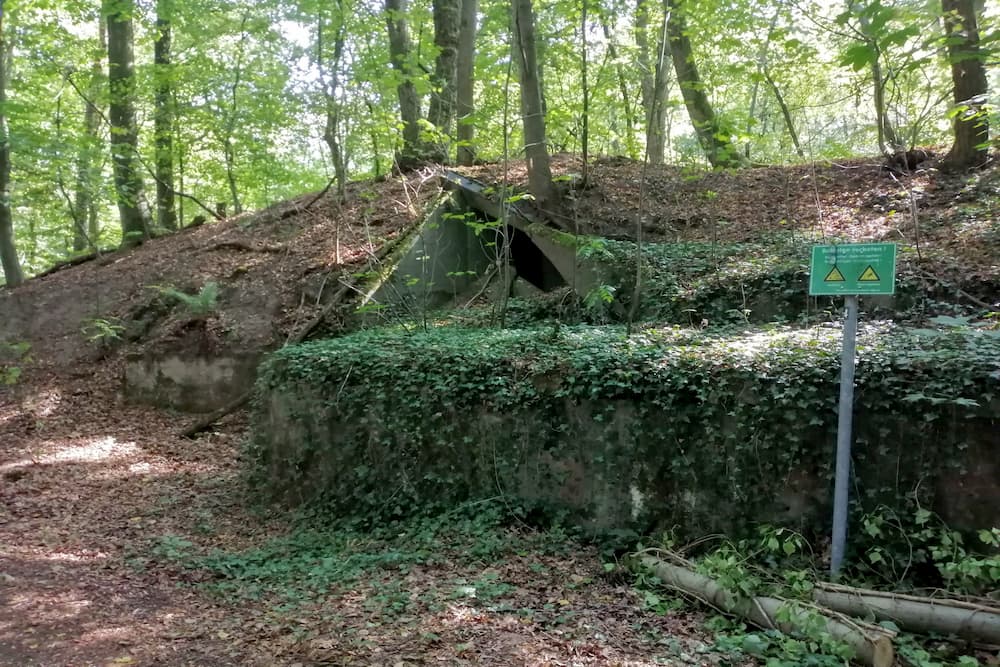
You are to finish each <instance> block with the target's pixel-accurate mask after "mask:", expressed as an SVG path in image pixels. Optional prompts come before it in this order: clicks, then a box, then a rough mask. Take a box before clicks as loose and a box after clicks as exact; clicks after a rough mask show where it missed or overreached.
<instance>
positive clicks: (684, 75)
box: [665, 0, 747, 168]
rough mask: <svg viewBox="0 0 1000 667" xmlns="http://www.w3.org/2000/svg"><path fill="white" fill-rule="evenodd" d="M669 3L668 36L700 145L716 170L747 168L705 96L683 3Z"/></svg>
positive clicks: (674, 0) (671, 0)
mask: <svg viewBox="0 0 1000 667" xmlns="http://www.w3.org/2000/svg"><path fill="white" fill-rule="evenodd" d="M665 1H666V3H667V10H668V14H667V35H668V37H669V39H670V55H671V58H672V59H673V61H674V70H675V71H676V72H677V82H678V84H680V87H681V94H682V95H683V96H684V105H685V106H686V107H687V110H688V116H689V117H690V118H691V124H692V125H693V126H694V130H695V133H696V134H697V135H698V142H699V143H700V144H701V147H702V149H703V150H704V151H705V156H706V157H707V158H708V161H709V162H710V163H711V164H712V166H713V167H715V168H721V167H744V166H746V165H747V160H746V158H745V157H744V156H743V154H742V153H741V152H740V150H739V149H738V148H737V147H736V146H734V145H733V144H732V142H731V141H730V140H729V137H728V136H727V134H728V133H727V132H726V131H725V128H723V127H722V125H721V124H720V123H719V120H718V118H717V117H716V115H715V111H714V110H713V109H712V104H711V103H710V102H709V101H708V95H706V94H705V85H704V83H702V80H701V77H700V76H699V75H698V68H697V67H696V66H695V62H694V56H693V53H692V50H691V40H690V39H689V38H688V34H687V21H686V20H685V18H684V14H683V13H682V11H683V10H682V8H681V6H680V5H681V0H665Z"/></svg>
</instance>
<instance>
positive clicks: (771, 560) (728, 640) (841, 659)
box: [634, 508, 1000, 667]
mask: <svg viewBox="0 0 1000 667" xmlns="http://www.w3.org/2000/svg"><path fill="white" fill-rule="evenodd" d="M886 522H892V523H894V530H892V531H885V532H882V531H881V530H880V531H878V532H877V537H879V538H880V541H879V543H878V544H877V545H872V546H870V547H869V548H868V549H867V552H866V553H864V554H863V556H861V557H859V558H858V559H857V560H855V561H853V562H849V563H848V567H847V569H846V570H844V571H843V572H841V579H840V583H842V584H847V585H853V586H859V587H862V588H873V589H876V590H881V591H889V592H907V593H910V592H914V591H913V589H914V588H919V589H921V590H923V591H925V592H926V591H927V590H930V591H933V596H934V597H940V596H946V597H947V596H958V597H964V596H973V598H975V599H980V600H984V601H986V600H989V599H990V598H992V599H995V597H996V596H997V595H1000V528H994V529H992V530H981V531H978V533H977V534H976V535H975V536H972V537H971V538H970V539H966V537H965V536H964V535H963V534H962V533H960V532H959V531H955V530H953V529H951V528H949V527H947V526H946V525H945V524H944V523H943V522H942V521H941V519H940V517H937V516H935V515H934V514H933V513H931V512H929V511H927V510H925V509H922V508H918V509H917V510H916V511H915V512H914V513H913V514H912V515H910V516H905V517H904V516H900V514H899V513H896V512H889V511H888V510H886V508H879V509H878V510H877V511H876V512H874V513H872V514H869V515H866V516H865V518H864V520H863V525H864V526H865V529H866V531H867V530H870V527H871V526H879V527H881V526H884V525H885V524H886ZM870 536H876V533H871V534H870ZM654 543H655V544H656V547H657V548H656V549H655V550H652V553H659V554H666V555H665V556H663V558H665V559H666V560H667V561H671V560H672V559H674V558H675V557H676V554H678V552H679V551H684V552H685V554H686V555H687V557H688V559H689V560H688V561H687V564H688V565H689V566H690V567H693V568H694V569H695V570H696V571H697V572H698V573H700V574H702V575H704V576H706V577H709V578H711V579H712V580H713V581H714V582H716V584H717V585H718V586H719V587H721V588H722V589H724V590H725V591H726V592H728V593H729V595H730V596H732V598H733V599H736V600H749V599H752V598H753V597H755V596H766V597H772V598H774V597H777V598H780V599H782V600H784V601H785V603H784V604H783V605H782V606H781V608H780V609H779V611H778V613H777V620H778V621H779V622H784V623H788V624H789V625H791V626H792V627H794V628H795V631H794V632H792V633H791V634H785V633H782V632H779V631H776V630H769V629H761V628H753V627H749V626H748V625H747V624H746V623H745V622H744V620H743V619H741V618H737V617H733V616H722V615H716V616H714V617H712V618H710V619H709V621H708V624H707V627H708V629H710V630H711V631H712V632H713V633H714V634H715V645H714V649H715V650H717V651H719V652H720V653H724V654H727V655H729V656H731V657H732V658H733V659H735V660H743V659H746V658H754V659H757V660H759V661H762V662H764V663H765V664H766V665H769V666H771V667H794V666H797V665H815V666H816V667H824V666H829V667H834V666H836V665H844V664H846V662H845V661H846V660H849V659H851V658H853V657H854V655H853V650H852V649H851V648H850V647H849V646H847V645H846V644H843V643H842V642H841V641H840V640H838V639H837V638H836V637H834V636H833V635H831V633H830V632H829V631H828V628H827V625H826V622H825V620H824V618H825V617H824V616H823V615H821V614H820V613H819V610H818V608H817V607H816V606H815V603H814V600H813V591H814V586H815V583H816V582H822V581H826V580H827V578H828V576H829V575H828V572H827V567H828V563H827V562H826V558H825V555H824V554H823V550H822V549H821V548H817V547H816V546H813V545H811V544H810V543H809V541H808V540H807V539H806V538H805V537H804V536H803V535H801V534H799V533H797V532H795V531H791V530H788V529H786V528H776V527H774V526H767V525H765V526H760V527H759V528H758V531H757V534H756V535H754V536H753V537H750V538H744V539H741V540H736V541H732V540H728V539H726V538H725V537H723V536H709V537H708V538H704V539H702V540H700V541H699V542H698V543H695V544H692V545H688V546H687V547H684V546H680V545H678V543H677V542H676V541H675V540H674V539H673V538H672V537H671V536H670V535H665V536H664V537H662V538H661V539H660V540H659V542H656V541H654ZM639 548H640V550H641V551H643V552H644V553H650V551H647V550H644V549H643V546H642V545H639ZM887 557H891V558H893V559H894V560H895V562H893V563H890V562H888V561H887ZM931 572H933V573H934V575H936V576H929V575H930V573H931ZM634 585H635V587H636V588H637V590H638V591H639V593H640V595H641V596H642V598H643V600H644V602H645V605H646V607H647V608H648V609H650V610H652V611H655V612H658V613H669V612H672V611H675V610H677V609H679V608H682V607H685V606H689V605H690V604H691V603H690V602H689V601H688V600H685V599H683V598H681V597H678V594H677V592H676V591H674V590H673V589H670V588H667V587H664V586H663V583H662V582H661V581H660V580H659V579H658V578H657V577H656V576H655V573H654V572H652V571H648V570H645V569H643V568H641V567H638V568H636V578H635V582H634ZM917 592H918V593H919V592H920V591H919V590H918V591H917ZM879 622H880V623H881V625H883V626H884V627H886V628H887V629H889V630H891V631H893V632H899V634H898V636H897V637H896V638H895V639H894V640H893V644H894V646H895V649H896V651H897V654H898V655H899V656H901V657H902V658H904V659H905V664H909V665H913V666H915V667H946V666H958V667H975V666H976V665H980V664H982V663H980V662H979V658H980V657H982V658H985V659H987V661H988V660H991V659H992V658H994V657H996V656H995V655H994V656H991V654H990V651H989V650H982V649H980V650H977V647H974V646H970V645H969V643H968V642H960V641H942V640H944V639H947V638H944V637H933V636H919V635H914V634H907V633H905V632H901V629H900V628H899V627H898V626H896V625H895V623H893V622H892V621H891V620H888V619H882V620H881V621H879ZM986 664H990V663H989V662H987V663H986Z"/></svg>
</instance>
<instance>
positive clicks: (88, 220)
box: [73, 21, 108, 252]
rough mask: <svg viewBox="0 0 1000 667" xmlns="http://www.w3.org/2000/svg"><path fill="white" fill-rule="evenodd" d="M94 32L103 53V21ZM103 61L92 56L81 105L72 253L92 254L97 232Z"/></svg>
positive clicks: (104, 35) (104, 49)
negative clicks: (100, 102) (80, 131)
mask: <svg viewBox="0 0 1000 667" xmlns="http://www.w3.org/2000/svg"><path fill="white" fill-rule="evenodd" d="M97 32H98V39H99V41H100V47H101V53H107V50H108V37H107V29H106V28H105V25H104V21H100V22H99V27H98V31H97ZM103 60H104V58H103V56H100V55H95V56H94V60H93V62H92V63H91V65H90V82H89V83H88V85H87V99H85V100H84V101H83V135H84V136H83V142H82V144H81V145H80V150H79V152H78V153H77V158H76V191H75V192H74V194H73V208H74V210H75V211H76V215H75V216H74V217H75V226H74V230H73V250H75V251H77V252H80V251H82V250H86V249H87V248H88V247H89V248H90V249H91V250H96V248H97V244H98V234H99V232H100V229H99V225H98V219H97V202H96V200H95V199H96V198H95V195H96V189H97V179H98V177H99V173H98V169H97V166H96V165H95V162H96V161H97V159H98V156H99V155H100V152H101V150H100V149H101V136H100V129H101V113H100V110H99V109H98V108H97V107H96V106H95V105H96V104H97V102H96V100H97V99H98V98H99V95H100V92H99V91H100V87H101V86H102V85H103V84H104V71H103ZM85 216H86V217H85Z"/></svg>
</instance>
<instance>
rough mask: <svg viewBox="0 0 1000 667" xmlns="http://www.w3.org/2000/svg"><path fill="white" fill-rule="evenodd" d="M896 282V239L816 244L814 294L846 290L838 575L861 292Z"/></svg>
mask: <svg viewBox="0 0 1000 667" xmlns="http://www.w3.org/2000/svg"><path fill="white" fill-rule="evenodd" d="M895 285H896V244H894V243H862V244H842V245H832V246H813V252H812V263H811V264H810V267H809V294H811V295H814V296H821V295H827V296H833V295H843V296H844V305H845V306H846V308H847V313H846V316H845V318H844V341H843V351H842V353H841V356H840V403H839V410H838V413H837V457H836V467H835V478H834V483H833V530H832V531H831V555H830V576H831V578H833V579H836V577H837V575H838V574H839V573H840V568H841V566H842V565H843V563H844V553H845V551H846V550H847V518H848V508H849V507H850V487H849V483H850V479H851V429H852V427H853V421H854V365H855V351H856V349H857V333H858V295H859V294H892V293H893V292H894V291H895Z"/></svg>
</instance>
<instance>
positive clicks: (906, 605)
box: [813, 583, 1000, 644]
mask: <svg viewBox="0 0 1000 667" xmlns="http://www.w3.org/2000/svg"><path fill="white" fill-rule="evenodd" d="M813 600H815V602H816V604H819V605H822V606H824V607H827V608H829V609H834V610H836V611H839V612H841V613H844V614H849V615H851V616H859V617H866V618H874V619H876V620H879V621H883V620H888V621H892V622H893V623H895V624H896V625H897V626H899V628H900V629H901V630H907V631H910V632H921V633H927V632H934V633H938V634H943V635H955V636H956V637H961V638H962V639H967V640H969V641H973V642H984V643H987V644H1000V607H991V606H986V605H981V604H976V603H973V602H965V601H963V600H952V599H948V598H927V597H920V596H917V595H903V594H901V593H884V592H882V591H873V590H868V589H864V588H853V587H851V586H844V585H841V584H829V583H818V584H816V586H815V588H814V589H813Z"/></svg>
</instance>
